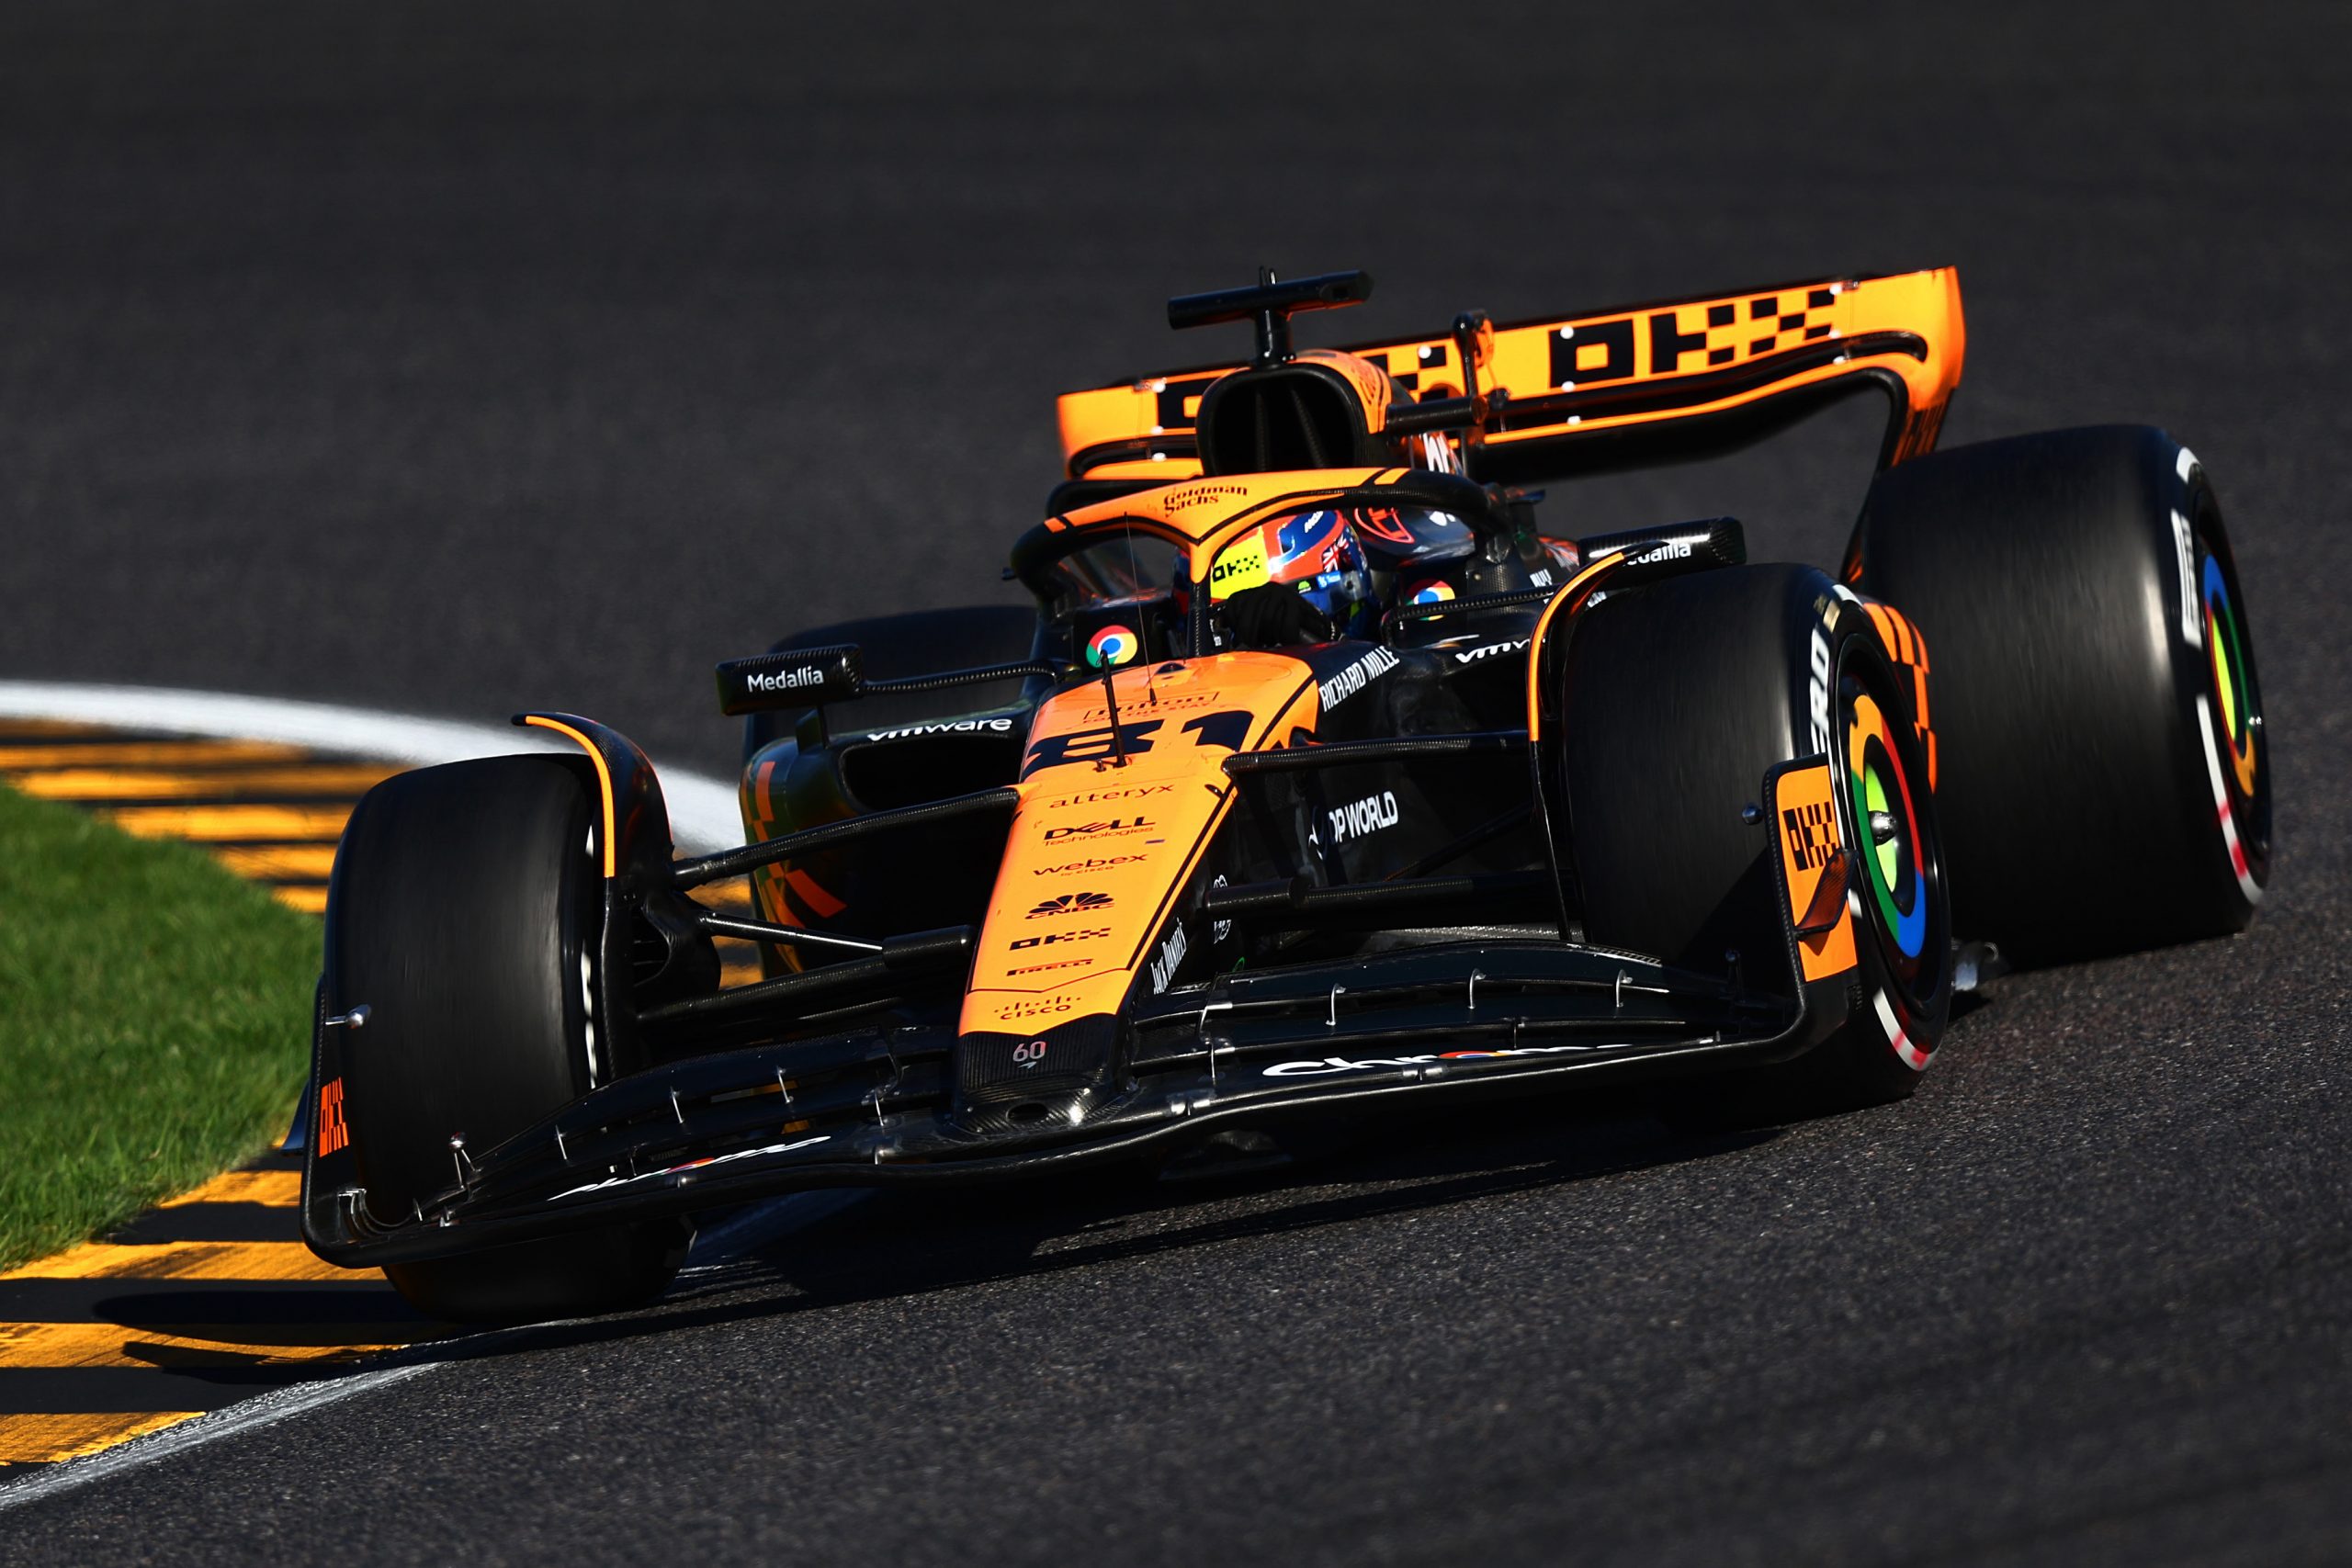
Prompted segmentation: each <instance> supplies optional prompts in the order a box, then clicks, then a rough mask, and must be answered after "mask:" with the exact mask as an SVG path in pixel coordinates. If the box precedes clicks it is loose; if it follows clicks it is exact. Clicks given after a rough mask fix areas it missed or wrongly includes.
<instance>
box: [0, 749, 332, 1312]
mask: <svg viewBox="0 0 2352 1568" xmlns="http://www.w3.org/2000/svg"><path fill="white" fill-rule="evenodd" d="M318 969H319V927H318V922H317V921H316V920H315V919H312V918H311V917H310V916H307V915H302V914H299V913H297V912H296V911H294V910H292V909H288V908H286V907H285V906H283V905H281V904H279V903H277V901H276V900H275V899H273V898H271V897H270V896H269V894H268V893H267V892H266V890H265V889H263V888H261V887H258V886H254V884H252V883H249V882H245V881H243V880H242V879H240V878H239V877H237V876H235V875H233V874H231V873H230V872H228V871H227V870H225V869H224V868H223V867H221V866H220V863H218V862H216V861H214V860H213V859H212V858H211V857H210V856H209V855H207V854H206V853H204V852H202V851H201V850H198V849H195V848H193V847H192V846H190V845H187V844H183V843H178V842H172V841H148V840H139V839H134V838H131V837H130V836H129V835H128V834H126V833H123V832H121V831H120V830H119V829H115V828H112V827H109V826H107V824H105V823H103V822H100V821H98V820H96V818H91V817H88V816H86V815H85V814H84V813H82V812H80V811H77V810H75V809H74V808H73V807H64V806H58V805H55V804H52V803H50V802H47V801H40V800H31V799H28V798H27V797H25V796H24V795H18V794H17V793H16V792H15V791H14V790H10V789H6V788H5V787H0V1269H6V1268H12V1267H14V1266H15V1265H17V1264H18V1263H22V1262H25V1261H26V1260H28V1259H29V1258H38V1257H40V1256H42V1255H44V1254H46V1253H50V1252H54V1251H56V1250H57V1249H58V1248H60V1247H68V1246H71V1245H72V1244H74V1243H75V1242H77V1241H83V1240H86V1239H87V1238H89V1237H90V1236H93V1235H100V1234H102V1233H104V1232H105V1231H107V1230H108V1229H109V1228H111V1227H113V1226H115V1225H117V1224H121V1223H122V1222H123V1221H124V1220H126V1219H128V1218H130V1216H131V1215H132V1214H134V1213H138V1212H139V1211H140V1210H141V1209H142V1208H144V1207H146V1206H147V1205H149V1204H151V1203H153V1202H154V1201H156V1200H158V1199H161V1198H165V1197H169V1196H171V1195H172V1194H174V1193H175V1192H182V1191H186V1190H187V1189H189V1188H191V1187H194V1186H196V1185H197V1184H198V1183H199V1182H201V1181H203V1180H205V1179H208V1178H209V1177H212V1176H215V1175H217V1174H219V1173H220V1171H223V1170H226V1169H228V1168H231V1167H232V1166H234V1165H236V1164H238V1163H239V1162H240V1161H243V1160H245V1159H248V1158H250V1157H252V1156H254V1155H256V1154H259V1153H260V1152H261V1151H262V1150H263V1149H265V1148H266V1147H267V1146H268V1145H270V1144H271V1143H272V1142H273V1141H274V1140H275V1139H276V1138H277V1135H278V1134H281V1133H283V1132H284V1131H285V1127H286V1118H287V1116H288V1113H289V1112H290V1111H292V1109H293V1105H294V1100H295V1097H296V1096H297V1095H298V1094H299V1093H300V1090H301V1085H302V1078H303V1075H304V1073H305V1071H306V1070H307V1068H308V1065H309V1053H310V1024H311V987H312V986H313V984H314V983H315V981H316V979H317V976H318Z"/></svg>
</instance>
